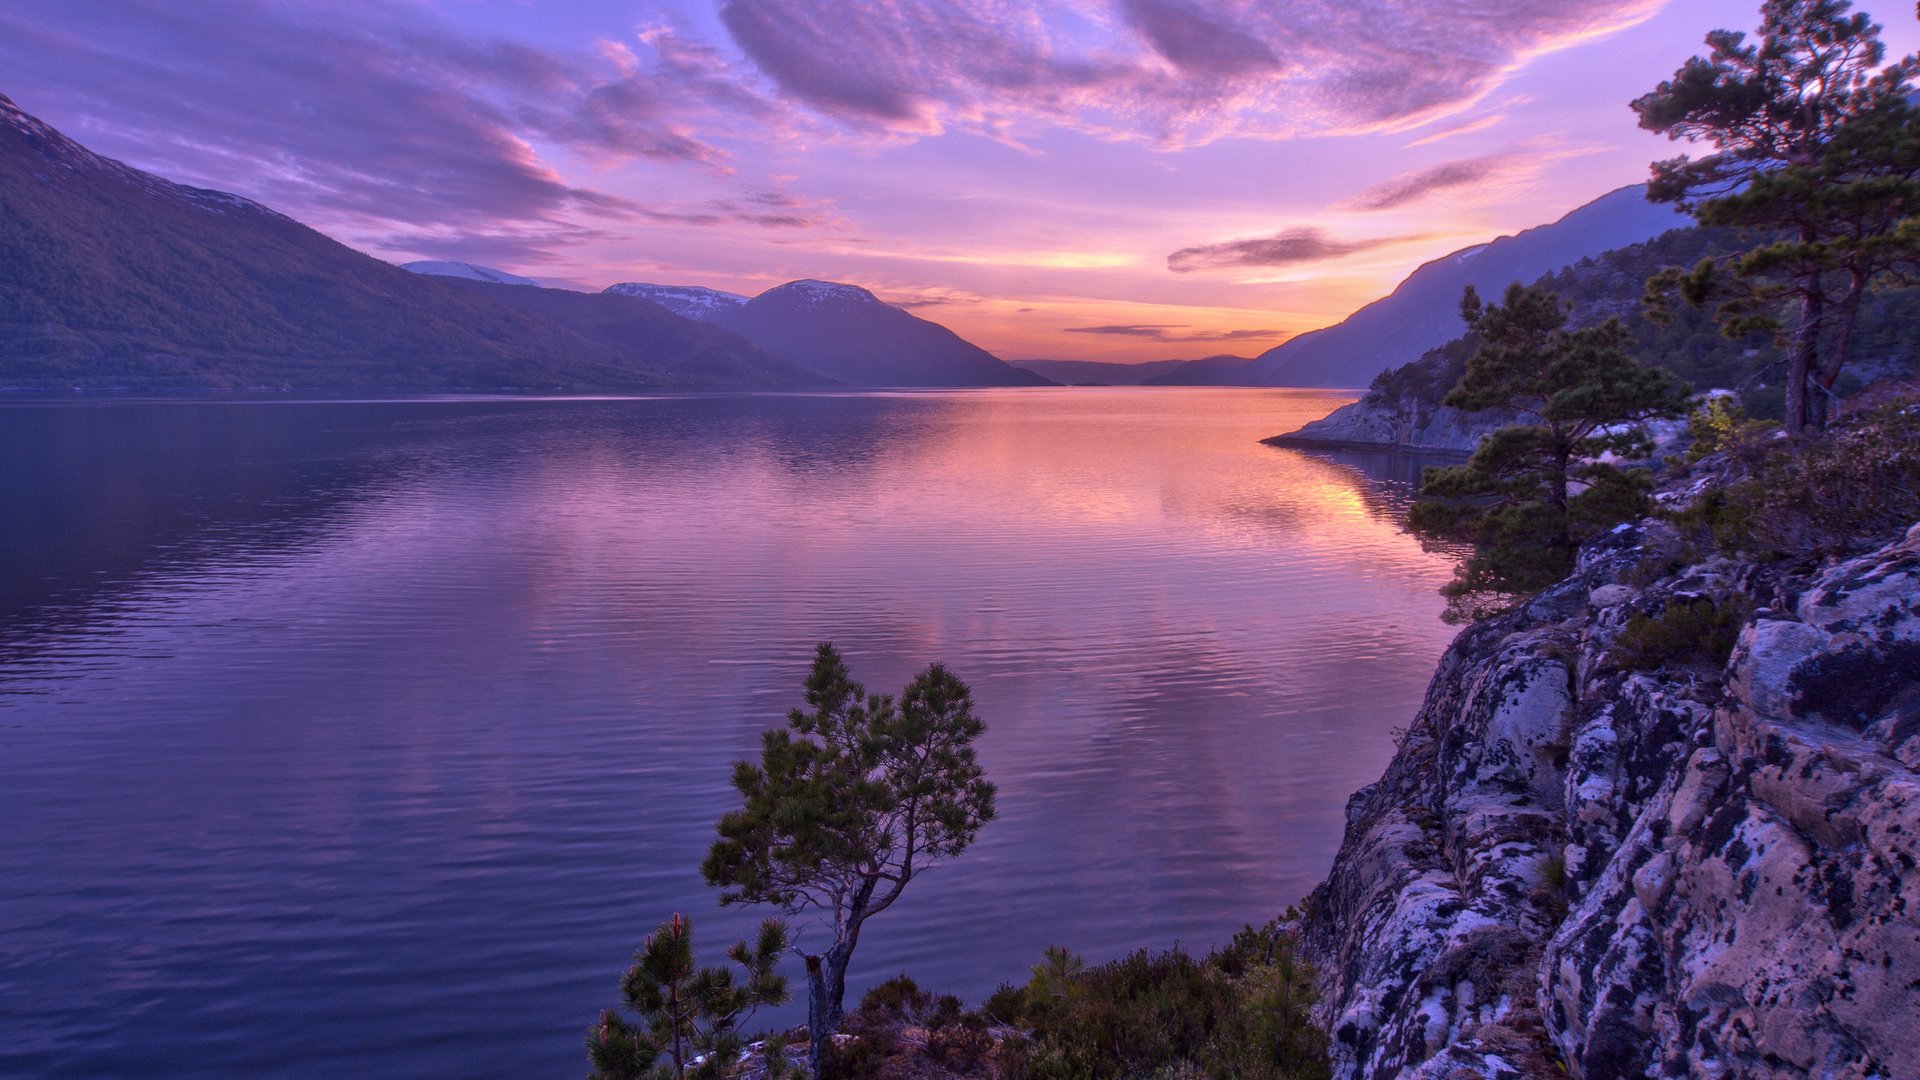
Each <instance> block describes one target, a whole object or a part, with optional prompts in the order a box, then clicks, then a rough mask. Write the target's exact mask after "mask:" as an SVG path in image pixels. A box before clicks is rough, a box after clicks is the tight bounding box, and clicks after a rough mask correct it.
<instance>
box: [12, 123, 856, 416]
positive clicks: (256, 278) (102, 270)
mask: <svg viewBox="0 0 1920 1080" xmlns="http://www.w3.org/2000/svg"><path fill="white" fill-rule="evenodd" d="M463 285H475V286H482V287H485V288H493V289H504V290H509V291H513V292H516V293H517V292H525V293H530V294H539V293H548V292H553V291H554V290H545V289H532V288H527V287H524V286H508V285H491V284H487V283H483V282H457V281H455V280H453V279H448V278H438V277H432V276H425V275H420V274H413V273H409V272H407V271H405V270H402V269H400V268H399V267H396V266H392V265H390V264H388V263H384V262H381V261H380V260H378V259H375V258H373V257H371V256H368V255H365V254H362V253H360V252H358V251H354V250H352V249H351V248H348V247H346V246H344V245H342V244H339V243H337V242H335V241H333V240H331V239H329V238H327V237H325V236H323V235H321V234H320V233H318V232H315V231H314V230H312V229H309V228H307V227H306V226H304V225H301V224H300V223H298V222H296V221H294V220H293V219H291V218H288V217H286V216H284V215H282V214H279V213H276V212H274V211H272V210H269V209H267V208H266V207H263V206H261V205H260V204H258V203H255V202H252V201H251V200H248V199H245V198H242V197H240V196H237V195H232V194H228V193H226V192H220V191H209V190H205V189H201V188H193V187H188V186H186V185H182V184H176V183H173V182H171V181H168V180H164V179H161V178H160V177H157V176H154V175H152V174H150V173H146V172H142V171H141V170H139V169H135V168H132V167H131V166H128V165H125V164H123V163H121V162H118V161H114V160H112V159H110V158H106V157H102V156H100V155H98V154H95V153H93V152H92V151H90V150H88V149H86V148H85V147H83V146H81V145H80V144H78V143H76V142H74V141H73V140H71V139H68V138H67V137H66V136H64V135H62V134H60V132H58V131H56V130H55V129H54V128H52V127H51V126H49V125H47V124H45V123H43V122H42V121H40V120H38V119H37V118H35V117H33V116H30V115H28V114H27V113H25V112H23V111H22V110H21V109H20V108H19V107H18V106H16V105H15V104H14V103H13V102H12V101H11V100H9V99H7V98H6V97H4V96H0V386H15V387H88V386H92V387H102V386H106V387H146V388H153V387H305V388H326V389H354V388H380V389H412V390H446V389H469V388H470V389H523V390H524V389H540V390H551V389H575V388H593V389H643V388H657V387H671V386H685V387H728V386H790V385H796V384H818V383H819V381H820V380H819V379H818V378H816V377H814V376H811V375H807V374H804V373H799V372H796V371H795V370H794V369H792V368H790V367H788V366H786V365H784V364H782V363H780V362H779V361H777V360H775V359H774V358H772V357H769V356H767V355H766V354H764V353H762V352H760V351H759V350H757V349H755V348H753V347H752V346H751V345H749V344H747V343H746V342H744V341H742V340H741V339H740V338H738V337H736V336H734V335H732V334H729V333H726V332H725V331H723V330H720V329H719V328H716V327H713V326H709V325H706V324H703V323H697V322H694V321H692V320H689V319H683V318H680V317H679V316H676V315H673V314H672V313H671V312H668V311H666V310H664V309H661V308H658V307H657V306H654V305H650V304H646V302H645V301H640V300H632V299H626V300H624V301H620V303H623V304H625V305H642V306H644V307H645V308H646V309H647V310H646V311H645V313H644V314H643V315H636V316H635V318H633V319H631V320H628V321H627V323H626V324H625V327H626V329H625V331H624V332H623V333H622V334H617V335H610V334H608V333H603V332H599V331H598V330H594V329H592V328H591V327H589V332H585V333H583V332H581V331H580V330H577V329H575V328H574V327H571V326H569V325H567V324H566V323H565V322H564V321H563V319H564V318H565V317H567V315H566V312H565V311H562V310H561V309H560V308H559V307H556V308H554V310H552V311H550V312H546V313H542V312H540V311H536V310H533V309H532V306H530V305H518V306H516V305H512V304H502V303H499V302H496V299H495V298H492V297H489V296H487V295H482V294H481V293H479V292H476V291H475V290H474V289H471V288H465V287H462V286H463ZM589 299H592V298H589ZM606 299H607V300H609V301H614V300H616V298H606ZM622 310H623V311H624V312H626V313H632V311H633V309H632V308H631V307H628V308H623V309H622ZM593 321H594V322H596V324H597V323H598V322H599V321H600V320H599V319H598V318H597V317H596V319H595V320H593ZM616 321H618V320H616Z"/></svg>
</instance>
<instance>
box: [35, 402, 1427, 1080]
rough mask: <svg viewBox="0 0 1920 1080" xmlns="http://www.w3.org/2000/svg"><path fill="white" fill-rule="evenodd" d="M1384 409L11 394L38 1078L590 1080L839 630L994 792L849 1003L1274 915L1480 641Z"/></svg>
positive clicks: (905, 903)
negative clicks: (1365, 436)
mask: <svg viewBox="0 0 1920 1080" xmlns="http://www.w3.org/2000/svg"><path fill="white" fill-rule="evenodd" d="M1352 396H1353V395H1352V394H1349V393H1338V392H1329V391H1301V390H1239V389H1231V390H1229V389H1220V390H1215V389H1192V390H1150V389H1139V388H1113V389H1095V388H1086V389H1022V390H993V391H975V392H965V391H961V392H949V393H901V394H877V393H876V394H798V395H717V396H664V397H657V398H642V399H612V400H581V399H569V400H550V399H542V400H500V399H450V400H429V401H421V400H407V401H386V402H373V401H304V402H302V401H278V400H264V401H254V400H178V401H159V402H148V401H102V400H100V399H97V398H96V399H72V400H4V401H0V568H4V572H0V866H3V867H5V871H4V874H0V1076H8V1077H13V1076H36V1077H42V1076H47V1077H51V1076H87V1077H98V1076H112V1075H122V1076H130V1075H142V1076H162V1075H173V1076H178V1075H189V1074H191V1075H194V1076H214V1077H242V1076H245V1077H269V1076H314V1075H339V1076H462V1077H478V1076H487V1077H492V1076H500V1077H549V1076H578V1075H582V1074H583V1073H584V1072H585V1070H586V1060H585V1054H584V1049H583V1039H584V1036H585V1032H586V1030H587V1027H588V1025H589V1024H590V1023H591V1022H592V1021H593V1020H594V1017H595V1015H596V1013H597V1010H598V1009H600V1008H601V1007H603V1006H607V1005H612V1004H614V1003H615V1002H616V1000H617V994H618V982H619V976H620V973H621V971H622V970H623V969H624V968H625V966H626V965H627V964H628V963H629V961H630V958H631V954H632V952H633V950H634V949H635V948H636V947H637V946H638V945H639V942H640V940H641V938H642V937H644V936H645V935H646V934H647V933H648V932H649V931H650V930H651V929H652V928H653V927H655V926H656V925H658V924H659V922H660V921H661V920H663V919H664V918H665V917H666V916H667V915H669V914H670V913H672V912H674V911H681V912H685V913H687V914H688V915H689V916H690V917H691V918H692V919H693V921H694V925H695V929H696V940H697V941H698V943H699V944H700V947H701V950H702V953H703V958H705V959H709V960H710V961H712V962H718V961H719V960H720V950H721V948H722V947H723V946H724V945H725V944H726V943H727V942H729V941H732V940H733V939H734V938H736V937H738V936H741V935H742V934H743V933H745V932H746V930H747V929H748V928H749V927H750V926H751V925H752V924H753V923H755V922H757V921H758V919H759V918H761V917H762V916H763V915H765V914H768V912H767V911H766V910H764V909H755V908H737V907H736V908H728V909H725V910H722V909H720V908H718V907H717V905H716V904H715V903H714V894H713V892H712V890H709V889H708V888H706V887H705V886H704V885H703V884H702V882H701V880H700V876H699V872H698V864H699V861H700V858H701V856H702V854H703V853H704V851H705V849H706V846H707V844H708V843H709V842H710V841H711V839H712V836H713V824H714V821H715V820H716V819H717V818H718V816H719V815H720V814H721V813H722V812H724V811H725V810H726V809H728V808H729V807H730V806H731V805H732V802H733V796H732V792H731V790H730V789H729V788H728V786H727V781H728V775H729V767H730V764H731V762H733V761H734V760H736V759H738V758H741V757H745V756H749V755H751V754H754V753H755V752H756V751H757V745H758V739H759V734H760V732H761V731H762V730H763V729H765V728H767V727H770V726H774V725H777V724H779V723H780V722H781V721H782V719H783V717H784V715H785V713H786V710H787V709H788V708H789V707H791V706H793V705H796V704H798V703H799V701H800V689H801V682H802V679H803V678H804V676H805V673H806V670H807V666H808V661H809V659H810V657H811V654H812V651H813V648H814V646H815V644H816V643H817V642H820V641H823V640H830V641H832V642H834V643H835V644H836V645H837V646H839V647H840V648H841V650H842V651H843V652H844V653H845V654H846V656H847V659H848V662H849V664H850V665H851V667H852V669H853V672H854V675H855V676H856V677H857V678H859V679H861V680H862V681H864V682H865V683H866V684H867V685H868V687H869V688H871V689H874V690H878V691H887V692H894V693H897V692H898V691H899V690H900V688H901V687H902V686H903V685H904V684H905V683H906V681H907V680H908V679H909V678H910V677H911V676H912V675H913V673H914V672H915V671H917V670H919V669H920V668H922V667H924V666H925V665H926V664H928V663H929V662H932V661H935V660H941V661H945V662H946V663H947V664H948V665H949V666H950V667H951V668H952V669H953V670H954V672H955V673H956V674H958V675H959V676H960V677H961V678H962V679H964V680H966V681H967V682H968V683H969V684H970V685H971V686H972V688H973V691H974V697H975V702H976V706H977V710H978V712H979V714H980V715H981V716H982V717H983V718H984V719H985V720H986V722H987V724H988V731H987V734H986V735H985V737H984V738H983V740H982V742H981V746H980V753H981V758H982V761H983V763H984V764H985V766H986V769H987V773H988V777H989V778H990V779H991V780H993V781H994V782H996V783H997V784H998V785H999V807H1000V818H999V819H998V820H996V821H994V822H993V823H991V824H989V825H988V826H987V827H986V829H985V830H984V831H983V833H982V835H981V839H980V841H979V843H978V844H977V845H976V846H975V847H974V848H973V849H971V850H969V851H968V852H966V853H965V854H964V855H963V856H962V857H961V858H959V859H958V860H956V861H953V862H951V863H948V864H945V865H943V866H941V867H939V868H937V869H935V870H934V871H932V872H930V873H928V874H926V875H925V876H923V877H921V878H918V879H916V881H915V882H914V884H913V886H912V887H911V888H910V889H909V890H908V892H907V893H906V895H905V897H904V898H903V899H902V901H901V902H900V903H899V904H898V905H896V906H895V907H894V908H893V909H891V910H889V911H887V912H886V913H884V914H882V915H881V916H879V917H877V918H875V919H874V921H873V922H872V923H870V924H869V925H868V926H867V929H866V932H865V933H864V935H863V936H862V939H861V943H860V948H859V951H858V952H857V953H856V954H855V956H854V961H853V982H854V987H853V989H852V991H850V995H849V1005H851V1004H853V1002H854V1000H856V997H857V994H858V992H859V991H860V989H862V988H864V987H866V986H868V985H871V984H872V983H874V982H877V981H880V980H882V979H884V978H886V977H888V976H891V975H893V974H895V973H898V972H900V971H903V970H904V971H907V972H909V973H911V974H912V975H913V976H914V977H915V978H916V979H917V980H918V981H919V982H920V983H921V985H923V986H927V987H930V988H934V989H937V990H943V991H951V992H955V993H958V994H960V995H962V996H963V997H966V998H968V999H969V1000H970V1001H978V1000H979V999H980V998H981V997H983V996H984V995H985V994H986V993H987V992H989V991H991V990H992V989H993V987H994V986H995V985H997V984H998V983H1000V982H1003V981H1021V980H1023V979H1024V977H1025V973H1026V969H1027V968H1028V967H1029V966H1030V965H1031V964H1033V963H1034V962H1035V961H1037V959H1038V958H1039V955H1040V953H1041V950H1042V949H1044V948H1045V947H1046V946H1048V945H1051V944H1061V945H1066V946H1068V947H1070V948H1073V949H1075V950H1078V951H1080V952H1082V953H1084V954H1086V955H1087V956H1088V957H1090V958H1092V959H1105V958H1109V957H1112V956H1115V955H1118V954H1120V953H1122V952H1125V951H1127V950H1130V949H1132V948H1135V947H1138V946H1153V947H1156V948H1160V947H1166V946H1169V945H1172V944H1173V943H1175V942H1176V941H1177V942H1179V943H1180V944H1182V945H1183V946H1187V947H1191V948H1193V949H1196V950H1204V949H1205V948H1207V947H1209V946H1212V945H1215V944H1218V943H1221V942H1223V941H1224V940H1225V939H1226V938H1227V937H1228V936H1229V935H1230V934H1231V933H1232V931H1234V930H1235V929H1237V928H1238V927H1240V926H1241V925H1242V924H1245V923H1249V922H1254V923H1258V922H1264V921H1265V920H1267V919H1269V918H1272V917H1273V916H1274V915H1275V914H1276V913H1278V912H1279V911H1280V910H1281V909H1282V908H1284V907H1286V906H1287V905H1288V904H1290V903H1293V902H1294V901H1296V900H1298V899H1299V897H1300V896H1301V895H1302V894H1303V893H1304V892H1305V891H1306V890H1307V889H1308V888H1310V887H1311V886H1312V885H1313V883H1314V882H1315V881H1317V880H1318V879H1319V878H1320V877H1321V876H1322V875H1323V874H1324V873H1325V871H1326V869H1327V867H1328V864H1329V863H1330V861H1331V859H1332V856H1333V852H1334V850H1335V848H1336V847H1337V846H1338V843H1339V840H1340V830H1341V827H1342V824H1343V820H1344V817H1343V810H1344V806H1345V803H1346V799H1347V796H1348V795H1349V794H1350V793H1351V792H1352V791H1353V790H1354V789H1355V788H1358V787H1360V786H1362V785H1364V784H1366V783H1369V782H1371V781H1372V780H1374V779H1376V778H1377V777H1378V775H1379V772H1380V770H1381V768H1382V766H1383V765H1384V764H1385V762H1386V760H1387V758H1388V756H1389V755H1390V753H1391V750H1392V729H1393V728H1395V727H1396V726H1404V725H1405V724H1407V723H1408V722H1409V720H1410V718H1411V717H1412V715H1413V713H1414V711H1415V709H1416V707H1417V705H1418V703H1419V700H1420V697H1421V694H1422V692H1423V691H1424V689H1425V686H1426V682H1427V679H1428V676H1429V675H1430V673H1431V669H1432V665H1433V663H1434V661H1435V660H1436V659H1437V658H1438V656H1439V654H1440V652H1441V650H1442V649H1443V648H1444V647H1445V645H1446V643H1447V641H1448V640H1449V639H1450V638H1451V636H1452V634H1453V631H1452V629H1451V628H1449V627H1447V626H1445V625H1444V624H1442V623H1441V621H1440V619H1439V613H1440V611H1441V608H1442V601H1441V599H1440V598H1439V597H1438V596H1437V595H1436V593H1435V589H1436V588H1437V587H1438V586H1439V585H1440V584H1441V583H1442V582H1443V581H1444V580H1446V578H1447V577H1448V575H1449V573H1450V571H1451V567H1450V565H1449V564H1448V562H1447V561H1446V560H1445V559H1444V558H1442V557H1440V556H1438V555H1432V554H1427V553H1424V552H1423V551H1422V550H1421V548H1420V546H1419V545H1418V544H1417V543H1416V542H1415V541H1414V540H1412V539H1411V538H1409V537H1408V536H1406V535H1405V534H1404V532H1403V531H1402V528H1401V525H1402V520H1403V516H1404V510H1405V506H1406V503H1407V500H1408V498H1409V496H1410V494H1411V490H1412V485H1411V482H1410V481H1411V480H1412V469H1411V468H1410V467H1409V466H1408V465H1406V464H1405V463H1403V462H1394V461H1392V460H1391V459H1383V458H1369V457H1366V456H1357V455H1342V454H1312V453H1307V452H1302V451H1298V450H1289V449H1276V448H1272V447H1266V446H1262V445H1259V443H1258V440H1259V439H1260V438H1262V437H1264V436H1267V435H1271V434H1275V433H1277V432H1280V431H1285V430H1288V429H1291V428H1293V427H1296V426H1298V425H1299V424H1300V423H1302V422H1304V421H1306V420H1309V419H1312V418H1315V417H1318V416H1320V415H1323V414H1325V413H1326V412H1328V411H1329V410H1331V409H1332V408H1334V407H1335V406H1337V405H1339V404H1341V403H1344V402H1345V401H1348V400H1351V398H1352ZM798 925H799V926H800V927H801V928H802V936H803V940H804V941H808V942H813V941H818V940H819V933H818V931H815V932H814V933H812V934H808V933H806V932H805V926H806V924H805V922H804V921H802V922H801V923H799V924H798ZM791 969H792V970H791V974H792V975H793V976H794V978H795V981H796V984H797V983H799V981H800V973H799V971H798V964H797V963H796V964H793V965H791ZM803 1016H804V1010H803V1009H802V1008H801V1007H800V1006H799V1005H795V1006H791V1007H789V1008H788V1009H786V1010H784V1011H783V1012H780V1013H778V1014H776V1015H773V1016H767V1015H766V1014H763V1015H762V1017H761V1018H760V1019H761V1020H763V1021H766V1022H769V1023H772V1022H779V1023H786V1022H791V1021H794V1020H797V1019H800V1018H803Z"/></svg>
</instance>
